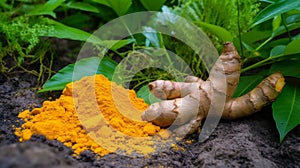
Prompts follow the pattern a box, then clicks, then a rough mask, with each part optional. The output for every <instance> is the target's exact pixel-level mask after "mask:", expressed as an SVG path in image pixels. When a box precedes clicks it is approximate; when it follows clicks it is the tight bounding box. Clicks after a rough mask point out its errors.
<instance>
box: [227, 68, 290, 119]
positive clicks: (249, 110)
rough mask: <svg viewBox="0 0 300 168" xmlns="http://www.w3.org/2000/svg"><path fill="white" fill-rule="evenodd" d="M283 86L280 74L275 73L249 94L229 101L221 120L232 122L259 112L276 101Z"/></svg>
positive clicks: (282, 78)
mask: <svg viewBox="0 0 300 168" xmlns="http://www.w3.org/2000/svg"><path fill="white" fill-rule="evenodd" d="M284 84H285V82H284V77H283V76H282V74H281V73H279V72H277V73H274V74H272V75H270V76H268V77H267V78H265V79H264V80H263V81H262V82H261V83H260V84H259V85H258V86H257V87H256V88H254V89H253V90H252V91H250V92H249V93H247V94H245V95H243V96H241V97H238V98H234V99H230V100H229V101H228V102H227V103H226V105H225V109H224V112H223V115H222V118H223V119H229V120H232V119H237V118H240V117H244V116H248V115H251V114H253V113H255V112H258V111H260V110H261V109H262V108H263V107H264V106H266V105H268V104H270V103H271V102H273V101H274V100H275V99H276V97H277V96H278V95H279V93H280V92H281V90H282V89H283V87H284Z"/></svg>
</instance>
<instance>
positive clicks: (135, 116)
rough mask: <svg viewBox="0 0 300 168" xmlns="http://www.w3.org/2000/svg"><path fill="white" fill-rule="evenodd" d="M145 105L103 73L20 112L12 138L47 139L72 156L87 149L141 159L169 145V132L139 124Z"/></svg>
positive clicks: (99, 153)
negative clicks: (34, 136) (42, 136)
mask: <svg viewBox="0 0 300 168" xmlns="http://www.w3.org/2000/svg"><path fill="white" fill-rule="evenodd" d="M147 107H148V105H147V104H146V103H144V101H143V100H142V99H140V98H137V97H136V93H135V92H134V91H133V90H128V89H124V88H123V87H122V86H118V85H117V84H115V83H114V82H110V81H109V80H108V79H107V78H106V77H104V76H103V75H95V76H89V77H84V78H82V79H81V80H79V81H76V82H73V83H70V84H68V85H67V86H66V88H65V89H64V91H63V94H62V95H61V96H60V98H58V99H56V100H55V101H45V102H44V103H43V106H42V107H41V108H35V109H33V110H32V111H30V110H25V111H23V112H21V113H20V114H19V115H18V117H19V118H20V119H22V120H23V121H24V123H23V124H22V126H21V127H20V128H16V129H15V135H17V136H18V137H20V138H19V140H20V142H22V141H26V140H29V139H30V138H31V136H32V135H34V134H38V135H40V134H42V135H45V136H46V138H47V139H49V140H58V141H60V142H62V143H63V144H64V145H66V146H68V147H71V148H72V149H73V151H74V155H78V154H80V153H81V152H83V151H84V150H91V151H93V152H94V153H95V154H98V155H100V156H104V155H106V154H108V153H111V152H115V153H119V154H125V155H143V156H145V155H148V154H150V153H153V152H155V151H157V150H158V149H162V148H164V147H166V146H168V145H164V144H170V143H169V142H170V141H169V140H165V139H168V137H169V132H168V131H167V130H164V129H161V128H160V127H158V126H155V125H153V124H151V123H148V122H144V121H142V119H141V114H142V112H143V111H145V110H146V109H147ZM167 141H168V142H167Z"/></svg>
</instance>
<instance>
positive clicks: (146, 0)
mask: <svg viewBox="0 0 300 168" xmlns="http://www.w3.org/2000/svg"><path fill="white" fill-rule="evenodd" d="M140 1H141V3H142V4H143V6H144V7H145V8H146V9H147V10H149V11H157V10H159V9H160V8H161V7H162V6H163V4H164V3H165V2H166V0H140Z"/></svg>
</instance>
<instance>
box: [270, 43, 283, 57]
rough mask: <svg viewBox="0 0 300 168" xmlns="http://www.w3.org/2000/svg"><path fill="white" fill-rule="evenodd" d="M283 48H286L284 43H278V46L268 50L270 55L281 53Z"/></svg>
mask: <svg viewBox="0 0 300 168" xmlns="http://www.w3.org/2000/svg"><path fill="white" fill-rule="evenodd" d="M285 48H286V46H285V45H278V46H276V47H274V48H273V49H272V50H271V52H270V57H272V56H276V55H279V54H283V52H284V50H285Z"/></svg>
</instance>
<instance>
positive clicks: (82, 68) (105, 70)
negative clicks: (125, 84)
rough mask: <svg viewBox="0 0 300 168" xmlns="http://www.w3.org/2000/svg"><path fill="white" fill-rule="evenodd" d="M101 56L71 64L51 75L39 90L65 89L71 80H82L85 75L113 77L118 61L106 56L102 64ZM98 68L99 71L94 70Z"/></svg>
mask: <svg viewBox="0 0 300 168" xmlns="http://www.w3.org/2000/svg"><path fill="white" fill-rule="evenodd" d="M99 62H100V58H99V57H89V58H84V59H81V60H79V61H77V62H76V63H75V64H69V65H67V66H66V67H64V68H63V69H61V70H60V71H58V72H57V73H56V74H55V75H54V76H52V77H51V79H49V80H48V81H47V82H46V83H45V84H44V85H43V87H42V90H40V91H39V92H46V91H53V90H63V89H64V88H65V87H66V85H67V84H68V83H70V82H73V81H77V80H80V79H81V78H82V77H84V76H91V75H95V74H96V73H97V74H103V75H104V76H106V77H107V78H108V79H110V80H111V79H112V75H113V73H114V70H115V67H116V66H117V63H116V62H114V61H113V60H111V59H108V58H104V59H102V60H101V62H100V64H99ZM75 66H76V76H73V72H74V67H75ZM95 69H97V72H95V71H94V70H95Z"/></svg>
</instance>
